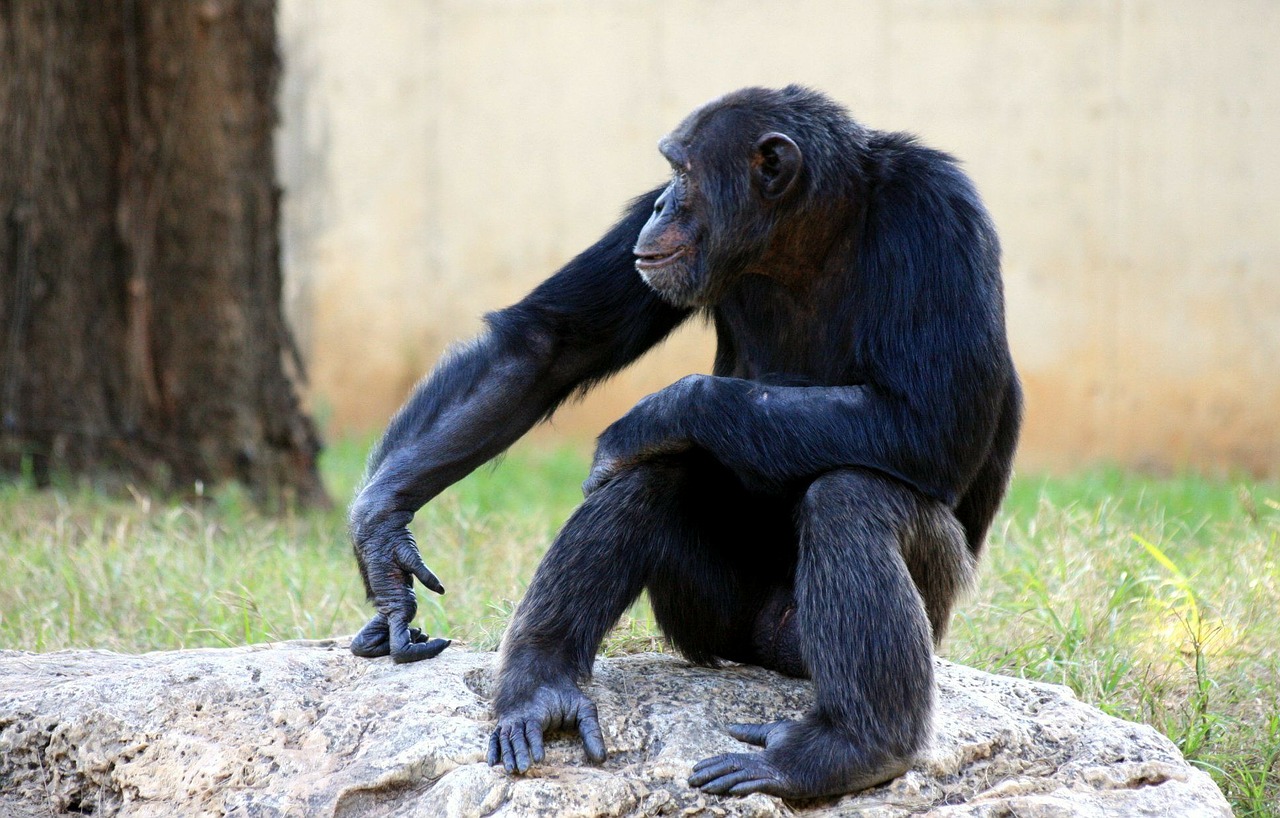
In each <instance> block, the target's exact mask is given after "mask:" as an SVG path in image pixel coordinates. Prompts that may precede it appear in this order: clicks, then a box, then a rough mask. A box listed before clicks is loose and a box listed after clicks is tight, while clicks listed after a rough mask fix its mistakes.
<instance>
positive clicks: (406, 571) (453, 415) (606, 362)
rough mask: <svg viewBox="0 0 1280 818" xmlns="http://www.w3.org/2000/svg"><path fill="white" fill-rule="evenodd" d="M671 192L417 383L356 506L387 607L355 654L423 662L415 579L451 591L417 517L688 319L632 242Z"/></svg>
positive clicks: (379, 602) (364, 551)
mask: <svg viewBox="0 0 1280 818" xmlns="http://www.w3.org/2000/svg"><path fill="white" fill-rule="evenodd" d="M658 193H659V191H654V192H652V193H649V194H646V195H645V196H642V197H640V198H639V199H637V200H636V201H635V202H633V203H632V205H631V207H630V209H629V210H628V212H627V214H626V216H625V217H624V218H623V219H622V220H621V221H620V222H619V223H618V224H617V225H615V226H614V227H613V228H612V229H611V230H610V231H609V232H608V233H607V234H606V235H605V236H604V237H603V238H602V239H600V241H599V242H597V243H596V244H595V245H594V246H592V247H591V248H589V249H588V250H586V251H585V252H584V253H582V254H581V255H579V256H578V257H577V258H575V259H574V260H573V261H571V262H570V263H569V264H568V265H566V266H565V267H564V268H563V269H561V270H560V271H559V272H557V273H556V274H555V275H553V276H552V277H551V278H550V279H548V280H547V281H545V282H543V283H542V284H541V285H540V286H538V287H537V288H536V289H534V291H533V292H532V293H530V294H529V295H528V296H527V297H526V298H525V299H524V300H523V301H521V302H519V303H518V304H515V305H514V306H512V307H509V308H507V309H505V310H502V311H500V312H497V313H493V314H491V315H489V316H487V317H486V322H487V324H488V330H487V332H485V333H484V334H483V335H482V336H481V337H480V338H479V339H477V340H475V341H473V342H472V343H471V344H469V345H467V346H465V347H463V348H461V349H458V350H455V351H453V352H451V353H450V354H449V355H448V356H447V357H446V358H445V360H444V361H443V362H442V363H441V364H440V365H439V366H438V367H437V369H436V370H435V372H433V373H432V374H431V376H430V377H429V378H428V379H426V380H425V381H424V382H423V383H422V384H421V385H419V386H418V388H417V389H416V390H415V391H414V393H413V395H412V396H411V397H410V398H409V400H408V402H406V403H405V405H404V407H403V408H401V409H400V411H399V412H398V413H397V414H396V416H395V418H394V419H393V420H392V421H391V424H390V425H389V426H388V428H387V431H386V433H385V434H384V435H383V437H382V440H381V442H379V444H378V445H377V447H376V448H375V450H374V452H373V454H372V456H371V457H370V460H369V466H368V471H367V482H366V483H365V485H364V487H363V488H362V489H361V490H360V492H359V493H358V494H357V496H356V498H355V500H354V502H353V503H352V505H351V511H350V523H351V535H352V539H353V541H354V545H355V552H356V560H357V562H358V563H359V565H360V572H361V575H362V577H363V578H364V582H365V589H366V591H367V592H368V594H369V598H370V599H371V600H372V601H373V603H374V605H375V607H376V608H377V611H378V615H377V616H376V617H375V618H374V619H373V620H372V621H371V622H370V623H369V625H368V626H366V628H365V629H364V630H363V631H361V633H360V634H359V635H358V636H357V638H356V640H355V642H353V644H352V650H353V651H355V652H356V653H358V654H361V655H386V654H387V653H388V652H389V653H391V654H392V656H393V657H394V658H395V659H396V660H397V661H414V660H416V659H422V658H427V657H428V656H431V655H434V654H435V653H438V652H439V651H440V649H442V648H443V646H444V643H442V642H438V641H437V642H436V643H433V644H430V645H429V644H419V643H420V642H421V641H422V637H421V636H420V635H419V634H415V633H412V632H411V631H410V629H409V627H408V624H409V622H410V621H411V620H412V619H413V617H414V614H415V613H416V609H417V605H416V600H415V597H414V592H413V582H412V578H413V577H414V576H416V577H417V578H418V579H419V580H420V581H421V582H422V583H423V584H424V585H426V586H427V587H428V588H431V589H432V590H434V591H437V592H441V593H443V591H444V588H443V587H442V586H441V584H440V581H439V580H438V579H437V578H436V577H435V575H434V574H433V573H431V571H430V570H429V569H428V568H427V567H426V565H424V564H423V561H422V558H421V556H420V555H419V553H418V549H417V546H416V544H415V543H414V541H413V538H412V536H411V535H410V534H409V531H408V529H407V527H406V526H407V525H408V524H409V521H410V520H411V519H412V518H413V515H414V513H415V512H416V511H417V510H418V509H419V508H421V507H422V506H423V505H424V504H425V503H427V502H428V501H429V500H431V499H432V498H433V497H435V496H436V495H437V494H439V493H440V492H441V491H443V490H444V489H445V488H446V487H448V486H449V485H451V484H453V483H454V482H456V481H458V480H460V479H461V478H463V477H465V476H466V475H467V474H469V473H470V472H471V471H472V470H473V469H475V468H476V467H477V466H479V465H480V464H482V463H484V462H485V461H487V460H489V459H490V458H492V457H494V456H495V455H497V454H499V453H501V452H502V451H503V450H504V449H506V448H507V447H508V446H510V445H511V444H512V443H513V442H515V441H516V440H517V439H518V438H519V437H520V436H521V435H523V434H524V433H525V432H526V431H528V429H529V428H530V427H531V426H533V425H534V424H535V423H537V422H538V421H539V420H541V419H543V418H545V417H547V416H548V415H550V413H551V412H552V411H554V410H555V408H556V407H557V406H559V405H560V403H562V402H563V401H564V400H565V399H566V398H567V397H568V396H569V395H571V394H573V393H574V391H575V390H582V389H586V388H588V387H589V386H590V385H591V384H593V383H595V382H596V381H598V380H600V379H601V378H604V377H606V376H608V375H609V374H611V373H613V372H615V371H617V370H618V369H620V368H622V367H623V366H626V365H627V364H628V363H630V362H631V361H633V360H635V358H637V357H638V356H639V355H640V354H641V353H643V352H644V351H645V350H647V349H649V348H650V347H651V346H653V345H654V344H655V343H657V342H658V341H659V340H660V339H661V338H662V337H663V336H665V335H666V334H667V333H668V332H670V331H671V329H672V328H673V327H675V326H676V325H677V324H679V323H680V321H681V320H683V319H684V318H685V317H686V316H687V315H688V311H687V310H681V309H678V308H675V307H672V306H670V305H668V304H666V303H665V302H663V301H662V300H660V299H659V298H658V296H657V295H656V294H655V293H654V292H653V291H652V290H650V289H649V287H648V286H647V285H646V284H645V283H644V282H643V280H642V279H641V278H640V276H639V274H638V273H637V272H636V270H635V266H634V265H635V259H634V256H633V255H632V248H633V247H634V245H635V239H636V236H637V234H638V233H639V232H640V228H641V227H642V226H643V225H644V223H645V221H646V219H647V218H648V217H649V213H650V211H651V210H652V208H653V202H654V200H655V199H656V198H657V195H658Z"/></svg>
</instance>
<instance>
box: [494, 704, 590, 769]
mask: <svg viewBox="0 0 1280 818" xmlns="http://www.w3.org/2000/svg"><path fill="white" fill-rule="evenodd" d="M575 727H576V728H577V730H578V735H579V736H581V737H582V746H583V749H585V750H586V753H587V759H588V760H590V761H591V762H592V763H593V764H599V763H601V762H603V761H604V760H605V757H606V754H605V749H604V735H603V733H602V732H601V730H600V719H599V717H598V716H597V714H596V705H595V703H594V702H592V701H591V699H589V698H587V696H586V694H584V693H583V692H582V691H581V690H579V689H578V687H577V685H575V684H573V683H572V682H563V683H560V684H555V685H543V686H542V687H539V688H537V689H536V690H535V691H534V692H533V694H532V695H531V696H529V698H528V699H527V700H525V701H524V702H521V703H519V704H516V705H515V706H514V707H510V708H508V709H507V711H506V712H505V713H502V714H500V715H499V716H498V727H497V729H495V730H494V731H493V735H492V736H490V738H489V753H488V762H489V766H491V767H496V766H497V765H499V764H501V765H502V766H503V768H504V769H506V771H507V772H508V773H524V772H526V771H527V770H528V769H529V765H530V764H532V763H535V762H541V761H542V760H543V758H544V751H543V743H542V738H543V736H544V735H545V734H546V733H547V732H548V731H552V730H571V729H573V728H575Z"/></svg>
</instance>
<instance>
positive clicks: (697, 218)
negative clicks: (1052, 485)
mask: <svg viewBox="0 0 1280 818" xmlns="http://www.w3.org/2000/svg"><path fill="white" fill-rule="evenodd" d="M661 149H662V152H663V153H664V155H666V156H667V157H668V159H669V160H670V161H671V163H672V167H673V171H674V176H673V181H672V182H671V184H670V185H668V186H667V187H666V188H664V189H662V190H655V191H652V192H650V193H648V194H646V195H645V196H642V197H641V198H639V199H638V200H636V201H635V202H634V203H633V204H632V206H631V208H630V210H629V211H628V213H627V215H626V216H625V217H624V218H623V220H622V221H621V222H619V224H618V225H616V226H615V227H614V228H613V229H612V230H610V231H609V233H608V234H606V236H605V237H604V238H602V239H601V240H600V241H599V242H598V243H597V244H596V245H595V246H593V247H592V248H590V249H588V250H587V251H586V252H584V253H583V254H582V255H580V256H579V257H578V258H576V259H574V260H573V261H572V262H570V263H569V264H568V265H567V266H566V267H565V268H564V269H562V270H561V271H560V272H558V273H556V274H555V275H554V276H552V277H551V278H550V279H548V280H547V281H546V282H544V283H543V284H542V285H541V286H539V287H538V288H536V289H535V290H534V291H533V292H532V293H531V294H530V295H529V296H528V297H527V298H525V299H524V300H523V301H521V302H520V303H519V304H516V305H515V306H513V307H510V308H508V309H506V310H503V311H501V312H499V313H496V314H494V315H491V316H489V319H488V323H489V331H488V332H487V333H486V334H485V335H484V336H483V337H482V338H481V339H480V340H479V341H477V342H475V343H473V344H472V345H470V346H468V347H465V348H463V349H461V350H459V351H457V352H454V353H452V354H451V355H450V356H449V357H448V358H447V359H446V360H445V362H444V363H443V364H441V366H440V367H439V368H438V369H437V371H436V372H435V373H433V375H432V376H431V377H430V378H429V379H428V380H427V381H426V382H425V383H424V384H423V385H422V386H420V387H419V388H418V390H417V391H416V392H415V393H414V395H413V397H412V398H410V400H409V402H408V403H407V404H406V405H405V407H404V408H403V409H402V410H401V412H400V413H399V414H398V415H397V416H396V418H395V419H394V420H393V421H392V423H391V426H390V427H389V428H388V430H387V433H386V435H385V436H384V438H383V440H382V442H381V443H380V444H379V446H378V448H377V449H376V451H375V453H374V455H373V456H372V457H371V459H370V464H369V479H368V482H367V484H366V485H365V487H364V489H363V490H362V491H361V492H360V493H359V495H358V496H357V498H356V501H355V502H354V503H353V505H352V510H351V525H352V534H353V538H354V540H355V544H356V554H357V559H358V560H359V563H360V567H361V572H362V575H363V576H364V578H365V583H366V587H367V588H368V590H369V594H370V597H371V598H372V599H373V601H374V603H375V605H376V607H377V609H378V616H377V617H375V619H374V620H373V621H372V622H371V623H370V624H369V626H367V627H366V628H365V630H364V631H362V632H361V634H360V635H359V636H358V637H357V639H356V640H355V642H354V643H353V647H352V649H353V650H354V651H356V652H357V653H359V654H361V655H385V654H386V653H388V652H389V653H391V655H392V656H393V657H394V658H396V659H397V660H398V661H413V660H416V659H420V658H427V657H428V656H431V655H435V654H436V653H438V652H439V651H440V650H441V649H443V646H442V645H441V644H440V643H439V640H431V641H427V638H426V637H425V636H423V635H422V634H420V633H417V632H416V631H414V630H412V629H410V628H409V622H410V621H411V620H412V618H413V614H414V613H415V610H416V608H415V603H414V599H413V590H412V577H413V576H417V577H418V578H419V579H420V580H421V581H423V582H424V583H425V584H426V585H428V587H433V588H436V589H437V590H442V589H441V588H440V587H439V581H438V580H437V579H436V578H435V576H434V575H433V574H431V573H430V571H429V570H428V569H427V568H426V567H425V566H424V565H422V562H421V558H420V557H419V556H418V553H417V549H416V547H415V546H414V544H413V542H412V539H411V538H410V537H409V535H408V532H407V530H406V528H405V526H406V524H407V523H408V521H409V520H410V518H411V517H412V515H413V513H414V512H415V511H416V510H417V509H418V508H419V507H420V506H422V505H423V504H424V503H426V502H427V501H428V500H430V499H431V498H432V497H434V496H435V495H436V494H437V493H439V492H440V491H441V490H442V489H443V488H444V487H445V486H447V485H449V484H450V483H452V482H453V481H455V480H457V479H459V478H460V477H462V476H463V475H465V474H466V473H468V472H469V471H471V470H472V469H473V468H475V467H476V466H477V465H479V464H480V463H482V462H484V461H485V460H487V459H489V458H491V457H493V456H494V455H496V454H497V453H499V452H500V451H502V450H503V449H504V448H505V447H506V446H508V445H509V444H510V443H511V442H513V441H514V440H515V439H516V438H518V437H519V436H520V435H521V434H523V433H524V432H525V431H526V430H527V429H528V428H529V427H530V426H532V425H533V424H534V423H536V422H537V421H538V420H539V419H541V418H543V417H546V416H547V415H549V414H550V413H551V412H552V411H554V409H555V408H556V406H558V405H559V404H560V403H561V402H562V401H563V400H565V399H566V398H567V397H569V396H570V395H571V394H573V393H574V392H575V391H577V390H582V389H586V388H588V387H589V386H590V385H592V384H594V383H595V382H597V381H599V380H600V379H602V378H604V377H606V376H608V375H609V374H610V373H612V372H614V371H616V370H618V369H620V368H621V367H623V366H626V365H627V364H628V363H630V362H631V361H632V360H634V359H635V358H636V357H637V356H639V355H640V354H641V353H642V352H644V351H645V350H646V349H648V348H649V347H651V346H652V345H653V344H655V343H657V342H658V341H659V340H660V339H661V338H662V337H664V336H665V335H666V334H667V333H668V332H669V331H670V330H671V329H672V328H673V327H675V326H676V325H677V324H679V323H680V322H681V321H682V320H684V319H685V318H686V317H688V316H689V315H691V314H692V313H694V312H701V313H703V314H706V315H708V316H709V317H710V319H711V320H712V321H713V322H714V325H715V329H716V334H717V338H718V342H719V343H718V350H717V354H716V360H715V367H714V372H715V374H714V375H711V376H690V377H688V378H684V379H682V380H680V381H678V382H677V383H675V384H673V385H672V386H670V387H668V388H666V389H664V390H662V391H660V392H658V393H655V394H654V395H650V396H649V397H647V398H645V399H644V400H642V401H640V403H638V404H637V405H636V406H635V408H633V409H632V410H631V411H630V412H628V413H627V414H626V415H625V416H623V417H622V418H621V419H620V420H618V421H617V422H616V423H614V424H613V425H612V426H610V427H609V428H608V429H607V430H606V431H605V432H604V434H603V435H601V437H600V440H599V443H598V446H597V451H596V460H595V463H594V464H593V467H592V471H591V474H590V476H589V477H588V479H587V481H586V483H585V484H584V491H585V493H586V494H587V499H586V501H585V502H584V503H583V504H582V506H581V507H580V508H579V509H578V511H577V512H576V513H575V514H574V515H573V517H572V518H570V520H569V521H568V522H567V523H566V524H565V526H564V529H563V530H562V531H561V532H560V535H559V536H558V537H557V539H556V541H555V543H554V544H553V545H552V547H551V550H550V551H549V552H548V554H547V556H546V558H545V559H544V560H543V562H542V565H541V566H540V567H539V568H538V571H537V573H536V575H535V576H534V579H533V582H532V584H531V585H530V587H529V591H528V593H527V594H526V596H525V599H524V601H523V602H522V603H521V604H520V606H519V609H518V610H517V612H516V615H515V617H514V619H513V621H512V623H511V626H510V629H509V630H508V632H507V634H506V637H505V638H504V640H503V648H502V664H501V669H500V672H499V684H498V693H497V698H496V700H495V710H496V712H497V715H498V727H497V729H496V730H495V732H494V734H493V736H492V738H491V741H490V747H489V761H490V763H494V764H497V763H501V764H503V765H504V766H505V767H506V768H507V769H508V770H511V771H519V772H523V771H524V770H526V769H528V767H529V765H530V764H531V763H534V762H537V761H540V760H541V758H542V755H543V749H542V746H543V744H542V742H543V732H544V731H545V730H549V729H563V728H574V727H576V728H577V729H578V731H579V732H580V734H581V736H582V738H583V741H584V746H585V748H586V751H587V755H588V756H589V757H590V758H591V759H593V760H600V759H602V758H603V757H604V753H605V748H604V744H603V740H602V737H601V732H600V727H599V722H598V719H597V716H596V713H595V707H594V705H593V704H592V703H591V701H590V700H589V699H588V698H587V697H586V696H585V695H583V693H582V692H581V690H580V688H579V687H578V685H579V684H580V683H581V682H582V681H583V680H584V679H585V678H586V677H587V676H588V675H589V674H590V671H591V664H592V660H593V657H594V655H595V651H596V649H597V647H598V646H599V643H600V641H601V639H602V638H603V637H604V635H605V633H606V632H607V631H608V629H609V628H610V627H611V626H612V625H613V624H614V622H615V621H616V620H617V618H618V617H619V616H620V615H621V613H622V611H623V610H625V608H626V607H627V605H629V604H630V603H631V602H632V600H634V599H635V598H636V596H638V594H639V593H640V592H641V591H642V590H647V592H648V594H649V597H650V599H651V601H652V603H653V608H654V612H655V615H656V617H657V620H658V623H659V625H660V626H661V627H662V629H663V631H664V632H665V633H666V634H667V636H668V637H669V638H670V639H671V642H672V644H673V645H674V646H675V647H676V648H677V649H678V650H680V651H681V652H682V653H683V654H684V655H685V656H687V657H688V658H689V659H691V660H692V661H695V662H700V663H706V664H715V663H716V662H718V661H719V660H726V659H727V660H734V661H741V662H750V663H755V664H760V665H763V666H766V667H771V668H774V669H777V670H779V671H782V672H784V673H789V674H792V675H807V676H810V677H812V678H813V680H814V683H815V693H816V702H815V705H814V708H813V710H812V711H811V712H810V713H809V714H808V715H807V716H806V717H805V718H804V719H801V720H800V721H797V722H775V723H773V724H767V725H734V726H731V727H730V732H731V733H732V734H733V735H734V736H736V737H738V738H740V739H742V740H743V741H746V742H749V743H753V744H758V745H761V746H763V747H764V750H763V751H761V752H758V753H735V754H728V755H724V756H718V757H716V758H713V759H708V760H706V761H703V762H701V763H700V764H698V765H697V766H696V767H695V769H694V774H693V776H692V778H691V779H690V783H691V784H693V785H695V786H699V787H702V788H703V789H704V790H706V791H708V792H712V793H730V794H745V793H749V792H767V793H772V794H776V795H782V796H787V797H796V798H803V797H812V796H818V795H827V794H835V793H843V792H850V791H853V790H857V789H861V788H863V787H868V786H872V785H874V784H877V783H880V782H882V781H885V780H888V779H890V778H892V777H894V776H897V775H899V774H900V773H901V772H902V771H903V770H905V769H906V768H907V767H908V766H909V764H910V763H911V759H912V758H913V756H914V755H915V753H916V752H917V751H918V750H919V749H920V747H921V745H922V743H923V742H924V741H925V740H926V737H927V735H928V725H929V717H930V712H931V705H932V695H933V692H932V691H933V679H932V669H933V666H932V661H931V649H932V646H933V644H934V643H936V642H937V641H938V640H940V639H941V638H942V635H943V633H944V632H945V630H946V627H947V622H948V619H949V616H950V612H951V607H952V604H953V602H954V600H955V597H956V594H957V593H958V592H959V591H960V590H961V589H963V587H964V586H965V584H966V583H967V581H968V580H969V578H970V576H971V574H972V571H973V566H974V565H975V563H976V560H977V557H978V555H979V553H980V551H981V548H982V543H983V540H984V538H985V536H986V532H987V529H988V527H989V525H990V523H991V519H992V516H993V515H994V513H995V510H996V507H997V506H998V504H999V501H1000V499H1001V497H1002V496H1003V493H1004V490H1005V486H1006V483H1007V481H1008V477H1009V473H1010V468H1011V463H1012V457H1013V450H1014V446H1015V444H1016V442H1017V435H1018V427H1019V423H1020V415H1021V395H1020V390H1019V386H1018V381H1017V377H1016V374H1015V373H1014V369H1013V364H1012V361H1011V359H1010V356H1009V350H1008V344H1007V341H1006V337H1005V328H1004V307H1003V296H1002V292H1001V283H1000V268H999V245H998V242H997V239H996V235H995V231H994V229H993V227H992V225H991V222H990V220H989V218H988V216H987V214H986V211H985V209H984V208H983V206H982V204H981V201H980V200H979V198H978V196H977V193H976V192H975V191H974V189H973V187H972V185H971V184H970V182H969V180H968V179H967V178H966V177H965V175H964V174H963V173H962V172H961V171H960V170H959V168H958V167H957V166H956V163H955V162H954V161H953V160H952V159H951V158H950V157H948V156H947V155H945V154H942V153H939V152H937V151H934V150H931V149H929V148H926V147H923V146H921V145H919V144H918V143H917V142H916V141H915V139H914V138H912V137H910V136H906V135H903V134H889V133H880V132H876V131H871V130H868V129H865V128H863V127H862V126H860V125H858V124H857V123H855V122H854V121H853V120H852V119H850V118H849V116H848V115H847V114H846V113H845V112H844V110H843V109H842V108H840V107H839V106H837V105H835V104H834V103H832V102H831V101H830V100H828V99H827V98H825V97H823V96H822V95H820V94H817V93H815V92H813V91H809V90H807V89H803V88H798V87H794V86H792V87H788V88H785V89H782V90H779V91H773V90H766V89H758V88H753V89H745V90H743V91H738V92H735V93H733V94H730V95H728V96H726V97H723V98H721V99H719V100H716V101H714V102H712V103H710V104H708V105H707V106H705V107H704V108H701V109H699V110H698V111H695V112H694V113H693V114H692V115H690V117H689V118H688V119H686V120H685V122H684V123H682V124H681V126H680V127H679V128H677V129H676V131H674V132H673V133H672V134H671V135H669V136H668V137H667V138H665V139H664V140H663V141H662V143H661ZM633 249H634V256H633ZM637 268H639V270H640V274H637Z"/></svg>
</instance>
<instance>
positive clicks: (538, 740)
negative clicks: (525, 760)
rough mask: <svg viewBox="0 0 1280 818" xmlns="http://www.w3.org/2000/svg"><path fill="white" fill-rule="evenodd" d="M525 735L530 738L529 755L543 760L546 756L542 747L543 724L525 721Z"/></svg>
mask: <svg viewBox="0 0 1280 818" xmlns="http://www.w3.org/2000/svg"><path fill="white" fill-rule="evenodd" d="M524 735H525V738H527V739H528V740H529V757H530V758H532V759H533V760H534V761H537V762H541V761H542V759H543V758H545V757H546V753H545V752H544V750H543V747H542V725H541V724H538V723H537V722H536V721H530V722H525V725H524Z"/></svg>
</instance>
